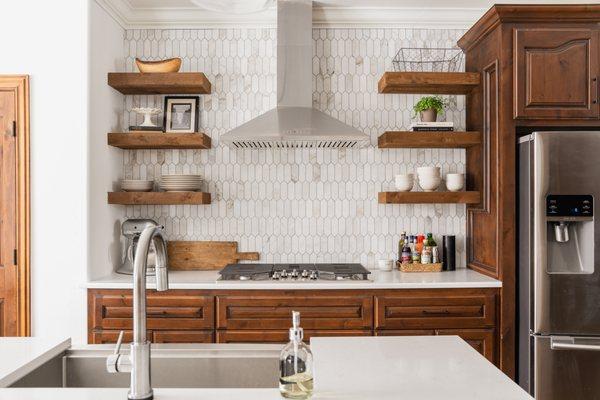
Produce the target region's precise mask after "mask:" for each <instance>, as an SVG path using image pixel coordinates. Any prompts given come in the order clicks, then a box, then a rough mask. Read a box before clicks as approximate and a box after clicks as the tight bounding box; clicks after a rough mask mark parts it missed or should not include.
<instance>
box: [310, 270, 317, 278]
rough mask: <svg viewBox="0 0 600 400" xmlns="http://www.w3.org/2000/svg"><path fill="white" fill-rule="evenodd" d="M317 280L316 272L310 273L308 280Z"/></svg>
mask: <svg viewBox="0 0 600 400" xmlns="http://www.w3.org/2000/svg"><path fill="white" fill-rule="evenodd" d="M318 278H319V275H318V274H317V271H312V272H311V273H310V279H312V280H316V279H318Z"/></svg>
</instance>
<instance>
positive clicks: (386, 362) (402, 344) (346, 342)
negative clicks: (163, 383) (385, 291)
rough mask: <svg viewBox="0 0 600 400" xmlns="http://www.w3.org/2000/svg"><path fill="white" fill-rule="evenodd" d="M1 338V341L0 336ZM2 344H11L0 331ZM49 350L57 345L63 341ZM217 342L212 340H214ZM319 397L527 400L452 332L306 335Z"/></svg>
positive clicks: (80, 392) (199, 392) (93, 397)
mask: <svg viewBox="0 0 600 400" xmlns="http://www.w3.org/2000/svg"><path fill="white" fill-rule="evenodd" d="M3 342H4V343H3ZM0 343H3V344H1V345H0V346H2V348H3V349H5V350H6V349H8V348H11V350H10V351H11V354H13V353H12V352H14V351H16V350H18V349H17V347H15V344H14V343H12V344H11V343H10V342H5V339H4V338H0ZM56 343H57V342H55V343H53V344H52V345H50V347H49V349H50V350H48V354H47V355H46V358H48V357H50V356H49V354H52V351H53V350H51V349H53V348H55V347H56V346H59V347H60V346H64V341H63V342H58V343H59V344H58V345H57V344H56ZM214 346H216V347H215V348H217V347H218V346H219V345H214ZM311 347H312V350H313V353H314V373H315V394H314V396H313V399H314V400H319V399H323V400H325V399H331V400H337V399H340V400H341V399H345V400H348V399H351V400H352V399H353V400H392V399H401V398H407V399H408V398H410V399H419V400H434V399H435V400H438V399H441V398H443V399H445V400H480V399H486V400H531V399H532V398H531V397H530V396H529V395H528V394H527V393H526V392H525V391H523V390H522V389H521V388H520V387H519V386H518V385H517V384H516V383H514V382H513V381H511V380H510V379H509V378H508V377H507V376H506V375H504V374H503V373H502V372H501V371H500V370H498V369H497V368H496V367H495V366H494V365H492V364H491V363H490V362H489V361H487V360H486V359H485V358H484V357H482V356H481V355H480V354H479V353H477V352H476V351H475V350H473V349H472V348H471V347H470V346H469V345H468V344H467V343H466V342H464V341H463V340H462V339H460V338H459V337H457V336H429V337H424V336H423V337H414V336H412V337H411V336H403V337H351V338H335V337H332V338H313V339H312V340H311ZM126 398H127V389H126V388H120V389H117V388H7V389H0V399H1V400H4V399H15V400H16V399H19V400H42V399H43V400H47V399H61V400H71V399H72V400H82V399H83V400H119V399H123V400H125V399H126ZM154 398H155V399H156V400H171V399H173V400H174V399H178V400H188V399H189V400H192V399H194V400H202V399H211V400H237V399H240V400H241V399H244V400H259V399H260V400H278V399H281V397H280V395H279V391H278V390H277V389H276V388H273V389H167V388H155V390H154Z"/></svg>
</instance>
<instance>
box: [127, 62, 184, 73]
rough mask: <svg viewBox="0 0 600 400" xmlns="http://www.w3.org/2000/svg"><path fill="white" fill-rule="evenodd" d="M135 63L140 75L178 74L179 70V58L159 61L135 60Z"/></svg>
mask: <svg viewBox="0 0 600 400" xmlns="http://www.w3.org/2000/svg"><path fill="white" fill-rule="evenodd" d="M135 63H136V65H137V67H138V69H139V70H140V72H142V73H159V72H162V73H165V72H179V68H181V58H169V59H167V60H160V61H144V60H140V59H139V58H136V59H135Z"/></svg>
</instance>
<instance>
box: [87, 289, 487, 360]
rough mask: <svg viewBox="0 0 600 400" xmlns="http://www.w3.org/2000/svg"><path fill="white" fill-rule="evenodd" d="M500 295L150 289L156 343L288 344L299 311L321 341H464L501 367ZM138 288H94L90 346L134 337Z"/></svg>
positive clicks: (306, 328)
mask: <svg viewBox="0 0 600 400" xmlns="http://www.w3.org/2000/svg"><path fill="white" fill-rule="evenodd" d="M497 297H498V289H495V288H489V289H422V290H421V289H408V290H405V289H397V290H368V289H361V290H213V291H210V290H170V291H167V292H160V293H158V292H156V291H153V290H149V291H148V324H147V327H148V339H149V340H151V341H152V342H154V343H214V342H216V343H284V342H287V340H288V329H289V327H290V324H291V313H292V310H296V311H300V313H301V315H302V317H301V325H302V327H303V328H304V334H305V339H306V340H309V339H310V338H311V337H315V336H372V335H373V334H375V335H378V336H388V335H389V336H397V335H458V336H460V337H461V338H463V339H464V340H465V341H466V342H468V343H469V344H470V345H471V346H473V347H474V348H475V349H476V350H477V351H479V352H480V353H481V354H483V355H484V356H485V357H487V358H488V359H489V360H490V361H492V362H495V361H496V359H497V358H498V357H497V356H496V352H497V349H498V345H497V343H496V342H497V340H498V338H497V335H496V332H497V327H496V320H497V318H496V314H497V313H496V309H497V307H498V304H497ZM132 322H133V321H132V303H131V290H121V289H90V290H89V292H88V329H89V330H88V341H89V342H90V343H114V342H115V341H116V340H117V337H118V335H119V331H120V330H121V329H123V330H124V331H125V338H124V340H125V342H129V341H131V338H132V332H131V329H132Z"/></svg>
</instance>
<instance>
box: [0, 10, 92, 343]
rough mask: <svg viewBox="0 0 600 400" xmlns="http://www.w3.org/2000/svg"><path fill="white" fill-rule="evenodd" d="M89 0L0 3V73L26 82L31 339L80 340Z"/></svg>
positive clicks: (82, 325) (82, 326)
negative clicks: (28, 86)
mask: <svg viewBox="0 0 600 400" xmlns="http://www.w3.org/2000/svg"><path fill="white" fill-rule="evenodd" d="M88 5H89V3H88V1H82V0H63V1H58V2H57V1H51V2H41V1H40V2H35V4H32V3H31V2H28V1H3V2H2V4H1V5H0V15H2V23H1V24H0V37H1V38H2V57H0V74H11V73H12V74H29V75H30V76H31V289H32V299H31V300H32V301H31V310H32V334H33V335H35V336H45V337H49V336H54V335H63V336H72V337H73V339H74V340H75V341H83V340H84V338H85V319H86V317H85V316H86V308H85V291H84V290H82V289H81V287H80V285H81V283H82V282H84V281H85V278H86V264H87V240H86V238H87V221H86V219H87V218H86V208H87V182H86V180H87V179H86V178H87V113H88V110H87V75H88V72H87V48H88V42H87V39H88V8H89V6H88Z"/></svg>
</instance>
